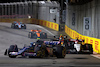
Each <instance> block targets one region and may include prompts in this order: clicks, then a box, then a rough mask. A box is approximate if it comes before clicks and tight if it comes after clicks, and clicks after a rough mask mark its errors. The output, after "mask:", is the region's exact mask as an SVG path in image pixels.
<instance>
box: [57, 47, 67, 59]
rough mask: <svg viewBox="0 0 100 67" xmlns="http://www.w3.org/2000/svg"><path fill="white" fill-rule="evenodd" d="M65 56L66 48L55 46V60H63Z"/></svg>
mask: <svg viewBox="0 0 100 67" xmlns="http://www.w3.org/2000/svg"><path fill="white" fill-rule="evenodd" d="M65 55H66V48H65V47H63V46H56V56H57V58H64V57H65Z"/></svg>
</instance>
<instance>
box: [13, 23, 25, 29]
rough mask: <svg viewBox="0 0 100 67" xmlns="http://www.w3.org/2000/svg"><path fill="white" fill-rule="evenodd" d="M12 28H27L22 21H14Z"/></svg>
mask: <svg viewBox="0 0 100 67" xmlns="http://www.w3.org/2000/svg"><path fill="white" fill-rule="evenodd" d="M11 28H13V29H26V25H25V24H22V22H14V23H12V25H11Z"/></svg>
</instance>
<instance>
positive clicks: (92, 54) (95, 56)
mask: <svg viewBox="0 0 100 67" xmlns="http://www.w3.org/2000/svg"><path fill="white" fill-rule="evenodd" d="M90 56H93V57H95V58H98V59H100V57H98V56H95V55H93V54H91V55H90Z"/></svg>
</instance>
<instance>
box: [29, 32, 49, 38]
mask: <svg viewBox="0 0 100 67" xmlns="http://www.w3.org/2000/svg"><path fill="white" fill-rule="evenodd" d="M28 38H33V39H47V33H45V32H41V30H31V32H29V34H28Z"/></svg>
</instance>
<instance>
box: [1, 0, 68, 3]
mask: <svg viewBox="0 0 100 67" xmlns="http://www.w3.org/2000/svg"><path fill="white" fill-rule="evenodd" d="M20 1H22V2H24V1H47V0H0V3H7V2H8V3H9V2H20ZM51 1H59V2H61V0H51ZM65 1H66V0H65Z"/></svg>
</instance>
